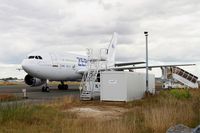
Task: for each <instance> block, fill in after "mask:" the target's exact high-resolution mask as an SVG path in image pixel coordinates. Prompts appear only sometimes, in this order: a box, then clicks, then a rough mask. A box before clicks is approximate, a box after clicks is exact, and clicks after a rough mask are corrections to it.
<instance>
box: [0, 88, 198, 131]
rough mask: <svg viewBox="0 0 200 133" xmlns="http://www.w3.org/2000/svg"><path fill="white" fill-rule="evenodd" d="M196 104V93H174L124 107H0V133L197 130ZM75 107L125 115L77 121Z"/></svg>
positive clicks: (71, 102) (68, 103) (70, 100)
mask: <svg viewBox="0 0 200 133" xmlns="http://www.w3.org/2000/svg"><path fill="white" fill-rule="evenodd" d="M188 95H189V96H188ZM199 103H200V90H182V89H180V90H179V89H175V90H169V91H161V92H160V94H158V95H155V96H148V97H145V98H144V99H142V100H136V101H132V102H128V103H104V102H97V101H96V102H94V101H91V102H80V101H79V100H77V99H75V97H67V98H65V99H63V100H58V101H55V102H53V103H51V104H43V105H26V104H17V103H14V104H8V105H5V104H1V105H0V132H16V133H23V132H24V133H26V132H29V133H38V132H48V133H62V132H67V133H94V132H95V133H108V132H109V133H122V132H124V133H164V132H166V130H167V129H168V128H169V127H170V126H172V125H175V124H180V123H181V124H185V125H187V126H189V127H195V126H197V125H198V124H199V123H200V104H199ZM77 106H78V107H80V106H84V107H85V106H96V107H99V106H109V107H110V106H114V107H123V108H126V109H128V111H127V112H125V113H124V114H122V115H121V116H120V117H119V118H118V119H114V118H113V119H109V120H104V121H101V120H98V119H95V118H81V117H79V116H78V115H77V114H76V113H73V112H70V111H69V108H72V107H77ZM102 119H103V118H102Z"/></svg>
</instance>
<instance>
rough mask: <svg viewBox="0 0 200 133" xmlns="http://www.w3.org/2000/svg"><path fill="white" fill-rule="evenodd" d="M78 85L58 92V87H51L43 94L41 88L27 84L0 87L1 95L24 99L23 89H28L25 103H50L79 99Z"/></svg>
mask: <svg viewBox="0 0 200 133" xmlns="http://www.w3.org/2000/svg"><path fill="white" fill-rule="evenodd" d="M78 87H79V86H78V85H69V89H68V90H58V89H57V86H49V88H50V92H42V91H41V90H42V89H41V88H42V87H41V86H39V87H30V86H27V85H25V84H19V85H9V86H0V94H11V95H15V96H17V97H22V98H23V92H22V89H26V92H27V93H26V94H27V97H28V98H27V99H24V101H26V100H27V101H49V100H54V99H57V98H62V97H65V96H72V95H73V96H77V98H79V89H78Z"/></svg>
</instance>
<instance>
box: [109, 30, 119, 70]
mask: <svg viewBox="0 0 200 133" xmlns="http://www.w3.org/2000/svg"><path fill="white" fill-rule="evenodd" d="M116 46H117V33H116V32H114V34H113V36H112V39H111V41H110V45H109V47H108V53H107V54H108V56H107V61H108V62H107V63H108V64H107V66H108V67H113V66H115V53H116Z"/></svg>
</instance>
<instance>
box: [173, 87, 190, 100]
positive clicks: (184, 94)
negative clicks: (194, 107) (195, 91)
mask: <svg viewBox="0 0 200 133" xmlns="http://www.w3.org/2000/svg"><path fill="white" fill-rule="evenodd" d="M170 94H171V95H172V96H174V97H176V98H177V99H188V98H190V97H191V94H190V92H189V91H188V89H173V90H170Z"/></svg>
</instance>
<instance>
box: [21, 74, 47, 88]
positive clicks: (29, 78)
mask: <svg viewBox="0 0 200 133" xmlns="http://www.w3.org/2000/svg"><path fill="white" fill-rule="evenodd" d="M24 81H25V83H26V84H27V85H30V86H40V85H42V84H44V83H46V80H44V79H39V78H35V77H32V76H31V75H26V76H25V78H24Z"/></svg>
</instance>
